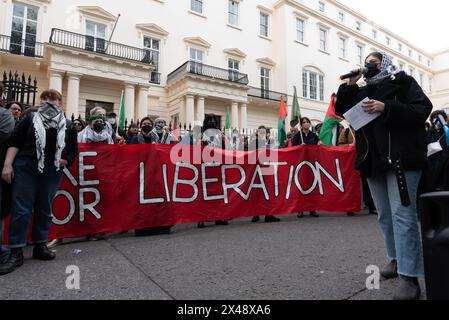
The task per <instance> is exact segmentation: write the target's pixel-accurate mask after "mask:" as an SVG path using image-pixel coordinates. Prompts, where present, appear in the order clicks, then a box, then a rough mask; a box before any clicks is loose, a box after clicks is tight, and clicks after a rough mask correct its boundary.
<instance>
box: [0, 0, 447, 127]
mask: <svg viewBox="0 0 449 320" xmlns="http://www.w3.org/2000/svg"><path fill="white" fill-rule="evenodd" d="M375 50H383V51H386V52H387V53H388V54H390V55H392V56H393V57H394V62H395V63H396V64H397V65H399V66H400V67H401V68H403V69H404V70H405V71H406V72H408V73H410V74H412V75H413V76H414V77H415V78H416V80H417V81H418V82H419V83H420V84H421V85H422V87H423V89H424V91H425V92H426V93H427V94H428V95H429V96H430V97H431V99H432V101H433V102H434V104H435V107H436V108H449V50H445V51H444V50H443V51H441V52H438V53H435V54H430V53H427V52H425V51H423V50H422V49H420V48H418V47H416V46H414V45H413V44H411V43H409V42H408V41H406V40H405V39H402V38H401V37H400V36H398V35H395V34H394V33H392V32H390V31H388V30H386V29H385V28H383V27H381V26H378V25H376V24H375V23H374V22H372V21H369V20H368V19H367V18H366V17H364V16H363V15H361V14H360V13H358V12H355V11H353V10H352V9H350V8H348V7H346V6H344V5H342V4H340V3H339V2H337V1H335V0H326V1H325V0H322V1H319V0H302V1H301V0H133V1H132V3H131V4H130V5H126V6H124V5H123V2H119V1H107V0H17V1H16V0H3V1H0V72H1V74H3V73H4V72H6V73H9V72H10V71H12V72H13V73H14V72H15V71H17V72H18V73H19V74H22V73H24V74H26V75H31V76H32V77H33V78H34V77H36V79H37V85H38V88H39V91H42V90H44V89H47V88H54V89H57V90H60V91H61V92H62V93H63V97H64V108H65V111H66V114H67V115H68V116H70V115H72V114H73V115H74V116H75V117H78V116H79V115H81V116H82V117H85V115H86V112H88V111H89V110H90V109H91V108H93V107H95V106H103V107H105V108H106V109H107V110H108V111H115V112H116V113H118V110H119V106H120V98H121V94H122V92H124V97H125V110H126V117H127V118H128V119H141V118H143V117H144V116H151V117H163V118H165V119H166V120H167V121H172V120H174V119H175V118H176V119H177V121H178V123H179V122H181V123H191V124H193V123H199V122H202V121H203V120H204V118H205V117H208V116H215V117H217V120H219V121H220V123H221V124H222V126H224V123H225V118H226V111H227V108H229V109H230V111H231V126H232V127H238V128H257V127H258V126H259V125H265V126H268V127H276V124H277V113H278V110H279V102H280V98H281V96H283V95H284V96H285V97H286V100H287V104H288V108H289V110H291V104H292V100H293V90H294V89H293V88H294V86H296V87H297V90H298V96H299V100H300V101H299V102H300V106H301V112H302V114H303V115H304V116H308V117H310V118H311V119H313V122H315V123H316V122H319V121H322V120H323V118H324V115H325V112H326V110H327V107H328V104H329V100H330V96H331V94H332V93H333V92H335V91H336V90H337V89H338V86H339V85H340V83H341V81H340V80H339V79H338V77H339V75H340V74H344V73H346V72H348V71H349V70H351V69H353V68H354V67H355V66H358V65H362V64H363V60H364V58H365V57H366V56H367V55H368V54H369V53H370V52H372V51H375Z"/></svg>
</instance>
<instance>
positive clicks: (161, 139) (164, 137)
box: [151, 118, 177, 144]
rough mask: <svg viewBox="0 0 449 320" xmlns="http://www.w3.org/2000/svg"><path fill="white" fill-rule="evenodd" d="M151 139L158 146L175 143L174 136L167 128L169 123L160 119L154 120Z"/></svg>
mask: <svg viewBox="0 0 449 320" xmlns="http://www.w3.org/2000/svg"><path fill="white" fill-rule="evenodd" d="M151 139H152V141H153V143H156V144H172V143H174V142H177V141H175V139H174V137H173V134H172V133H171V132H170V129H169V128H168V127H167V123H166V122H165V120H164V119H162V118H158V119H156V120H154V128H153V130H152V131H151Z"/></svg>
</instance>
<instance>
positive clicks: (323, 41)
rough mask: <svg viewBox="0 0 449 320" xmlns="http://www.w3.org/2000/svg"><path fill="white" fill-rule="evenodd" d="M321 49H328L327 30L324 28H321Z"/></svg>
mask: <svg viewBox="0 0 449 320" xmlns="http://www.w3.org/2000/svg"><path fill="white" fill-rule="evenodd" d="M320 49H321V50H322V51H326V50H327V30H326V29H323V28H320Z"/></svg>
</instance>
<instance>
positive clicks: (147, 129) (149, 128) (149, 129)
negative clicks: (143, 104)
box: [142, 126, 153, 134]
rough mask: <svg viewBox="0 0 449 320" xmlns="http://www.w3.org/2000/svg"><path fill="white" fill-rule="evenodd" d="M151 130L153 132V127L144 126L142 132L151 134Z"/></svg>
mask: <svg viewBox="0 0 449 320" xmlns="http://www.w3.org/2000/svg"><path fill="white" fill-rule="evenodd" d="M151 130H153V128H152V127H151V126H143V127H142V131H143V133H147V134H148V133H150V132H151Z"/></svg>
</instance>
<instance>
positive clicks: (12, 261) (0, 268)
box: [0, 248, 23, 276]
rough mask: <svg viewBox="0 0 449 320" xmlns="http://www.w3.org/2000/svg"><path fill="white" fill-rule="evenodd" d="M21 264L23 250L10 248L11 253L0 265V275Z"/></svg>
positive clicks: (11, 270)
mask: <svg viewBox="0 0 449 320" xmlns="http://www.w3.org/2000/svg"><path fill="white" fill-rule="evenodd" d="M22 265H23V252H22V249H21V248H18V249H11V254H10V256H9V258H8V260H6V262H5V263H3V264H1V265H0V276H2V275H5V274H8V273H11V272H13V271H14V270H16V269H17V268H19V267H21V266H22Z"/></svg>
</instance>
